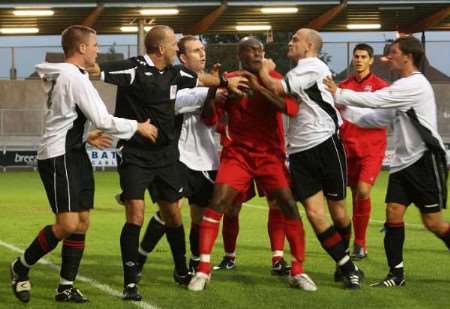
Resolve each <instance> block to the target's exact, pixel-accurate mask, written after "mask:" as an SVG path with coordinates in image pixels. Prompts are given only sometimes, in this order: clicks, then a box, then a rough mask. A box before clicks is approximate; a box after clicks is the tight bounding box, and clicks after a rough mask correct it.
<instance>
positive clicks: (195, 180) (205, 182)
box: [180, 162, 217, 208]
mask: <svg viewBox="0 0 450 309" xmlns="http://www.w3.org/2000/svg"><path fill="white" fill-rule="evenodd" d="M180 165H181V166H182V168H183V169H184V178H185V188H186V190H185V196H186V197H187V199H188V201H189V204H190V205H197V206H199V207H202V208H205V207H208V205H209V202H210V201H211V198H212V195H213V192H214V180H215V179H216V174H217V171H195V170H192V169H190V168H189V167H187V166H186V165H185V164H183V163H181V162H180Z"/></svg>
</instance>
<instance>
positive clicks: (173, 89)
mask: <svg viewBox="0 0 450 309" xmlns="http://www.w3.org/2000/svg"><path fill="white" fill-rule="evenodd" d="M176 98H177V85H171V86H170V99H171V100H175V99H176Z"/></svg>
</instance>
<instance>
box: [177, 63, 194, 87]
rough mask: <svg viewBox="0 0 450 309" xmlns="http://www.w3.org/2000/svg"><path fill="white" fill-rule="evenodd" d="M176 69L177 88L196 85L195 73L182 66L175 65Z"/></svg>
mask: <svg viewBox="0 0 450 309" xmlns="http://www.w3.org/2000/svg"><path fill="white" fill-rule="evenodd" d="M177 69H178V76H177V77H178V78H177V87H178V89H179V90H180V89H184V88H195V87H197V85H198V77H197V73H195V72H193V71H191V70H189V69H187V68H185V67H183V66H177Z"/></svg>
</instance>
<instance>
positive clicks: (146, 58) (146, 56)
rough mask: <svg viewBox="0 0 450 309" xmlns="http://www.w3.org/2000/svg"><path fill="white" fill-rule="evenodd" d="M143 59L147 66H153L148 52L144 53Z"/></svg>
mask: <svg viewBox="0 0 450 309" xmlns="http://www.w3.org/2000/svg"><path fill="white" fill-rule="evenodd" d="M144 59H145V62H147V64H148V65H149V66H151V67H154V66H155V64H154V63H153V61H152V59H151V58H150V56H149V55H148V54H145V55H144Z"/></svg>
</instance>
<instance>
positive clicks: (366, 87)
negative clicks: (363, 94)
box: [364, 85, 372, 92]
mask: <svg viewBox="0 0 450 309" xmlns="http://www.w3.org/2000/svg"><path fill="white" fill-rule="evenodd" d="M364 91H368V92H371V91H372V85H366V86H364Z"/></svg>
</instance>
